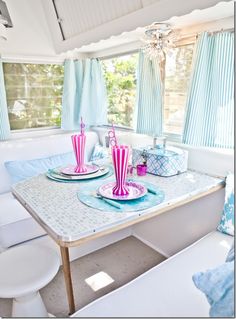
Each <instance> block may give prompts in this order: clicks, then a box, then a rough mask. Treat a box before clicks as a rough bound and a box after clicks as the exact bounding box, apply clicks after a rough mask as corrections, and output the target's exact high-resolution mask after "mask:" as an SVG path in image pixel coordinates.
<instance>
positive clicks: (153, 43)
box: [141, 22, 178, 62]
mask: <svg viewBox="0 0 236 319" xmlns="http://www.w3.org/2000/svg"><path fill="white" fill-rule="evenodd" d="M177 39H178V37H177V32H174V31H173V30H172V29H171V28H170V25H169V24H168V23H159V22H154V23H153V24H151V25H149V26H147V27H146V28H145V35H144V37H143V38H142V39H141V40H142V41H143V42H144V43H145V45H144V46H142V48H141V49H142V50H143V51H144V52H145V54H146V55H147V56H148V57H149V58H150V59H153V58H158V59H159V61H160V62H161V61H163V60H164V59H165V55H166V54H167V53H168V52H169V50H170V49H172V48H173V47H175V42H176V41H177Z"/></svg>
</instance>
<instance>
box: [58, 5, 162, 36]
mask: <svg viewBox="0 0 236 319" xmlns="http://www.w3.org/2000/svg"><path fill="white" fill-rule="evenodd" d="M158 1H159V0H55V6H56V9H57V12H58V16H59V18H60V19H61V27H62V30H63V33H64V36H65V39H70V38H72V37H73V36H76V35H79V34H80V33H83V32H86V31H89V30H92V29H94V28H96V27H97V26H100V25H102V24H105V23H107V22H109V21H112V20H115V19H118V18H120V17H122V16H125V15H127V14H129V13H132V12H134V11H137V10H139V9H142V8H143V7H146V6H149V5H151V4H153V3H155V2H158Z"/></svg>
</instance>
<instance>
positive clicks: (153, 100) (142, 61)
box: [136, 51, 163, 136]
mask: <svg viewBox="0 0 236 319" xmlns="http://www.w3.org/2000/svg"><path fill="white" fill-rule="evenodd" d="M162 93H163V88H162V81H161V73H160V67H159V62H158V60H157V59H155V58H153V59H152V60H150V59H149V58H148V57H147V56H146V55H145V54H144V53H143V52H142V51H140V52H139V62H138V72H137V97H136V131H137V133H143V134H148V135H152V136H153V135H156V136H159V135H161V134H162V129H163V94H162Z"/></svg>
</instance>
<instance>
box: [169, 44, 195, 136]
mask: <svg viewBox="0 0 236 319" xmlns="http://www.w3.org/2000/svg"><path fill="white" fill-rule="evenodd" d="M193 48H194V44H188V45H183V46H179V47H176V48H174V49H173V50H172V54H171V55H166V64H165V94H164V132H165V133H174V134H181V133H182V129H183V124H184V123H183V121H184V112H185V103H186V98H187V91H188V84H189V81H190V74H191V65H192V56H193Z"/></svg>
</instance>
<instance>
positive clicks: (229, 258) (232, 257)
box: [225, 242, 234, 262]
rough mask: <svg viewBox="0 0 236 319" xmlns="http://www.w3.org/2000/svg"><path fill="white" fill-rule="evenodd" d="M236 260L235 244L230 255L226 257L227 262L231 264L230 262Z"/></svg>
mask: <svg viewBox="0 0 236 319" xmlns="http://www.w3.org/2000/svg"><path fill="white" fill-rule="evenodd" d="M233 260H234V242H233V244H232V246H231V248H230V250H229V252H228V255H227V257H226V260H225V261H226V262H230V261H233Z"/></svg>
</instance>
